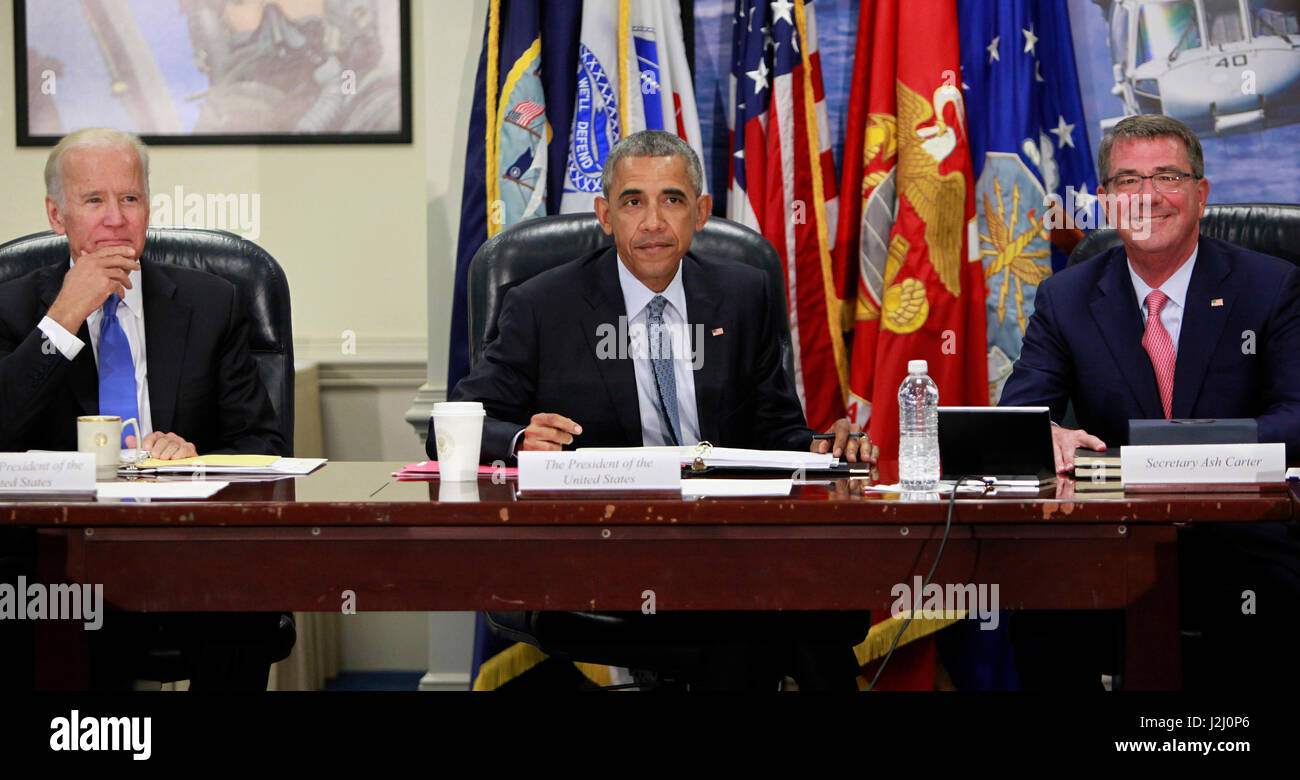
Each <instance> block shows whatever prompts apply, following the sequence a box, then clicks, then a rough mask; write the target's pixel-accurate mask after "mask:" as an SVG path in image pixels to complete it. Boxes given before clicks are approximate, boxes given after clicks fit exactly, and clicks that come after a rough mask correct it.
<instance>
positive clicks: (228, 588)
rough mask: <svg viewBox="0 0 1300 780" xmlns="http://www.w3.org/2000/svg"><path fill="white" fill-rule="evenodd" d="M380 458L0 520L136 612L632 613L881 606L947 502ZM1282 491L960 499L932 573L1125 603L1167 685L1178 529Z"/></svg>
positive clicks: (842, 487)
mask: <svg viewBox="0 0 1300 780" xmlns="http://www.w3.org/2000/svg"><path fill="white" fill-rule="evenodd" d="M400 466H401V464H399V463H347V462H336V463H330V464H327V465H326V466H324V467H323V468H321V469H319V470H317V471H316V472H314V473H313V474H310V475H308V476H305V477H299V478H294V479H287V480H281V481H276V482H249V483H235V484H232V485H230V486H229V487H227V488H225V489H224V490H222V491H221V492H219V493H217V495H216V496H214V497H213V498H212V499H210V500H206V501H181V502H177V501H154V502H151V503H130V502H117V501H110V502H103V501H101V502H79V503H78V502H74V503H63V504H55V503H41V502H33V501H24V502H12V503H7V504H0V523H4V524H12V525H24V526H36V527H38V528H39V538H40V562H39V569H40V573H41V576H42V579H46V580H47V581H50V580H53V581H65V582H78V583H95V584H102V585H103V586H104V599H105V602H106V604H108V605H110V608H117V609H125V610H134V611H149V612H153V611H176V610H185V611H204V610H232V611H238V610H284V611H289V610H302V611H333V610H338V609H341V608H342V607H344V606H345V601H346V600H349V599H351V600H352V603H353V606H354V607H355V609H356V610H358V611H391V610H519V609H561V610H638V609H640V608H641V606H642V604H643V602H644V600H645V597H644V596H643V593H644V592H645V591H647V590H653V591H654V598H655V602H656V608H657V609H658V610H759V609H766V610H772V609H873V610H887V609H888V608H889V606H890V605H891V604H892V603H893V601H894V598H895V597H894V595H893V594H891V590H892V589H893V588H894V586H895V585H896V584H898V583H908V584H911V583H912V582H913V577H914V576H916V575H921V576H924V575H925V574H926V572H928V571H929V569H930V566H931V564H932V563H933V561H934V557H935V555H936V553H937V552H938V550H939V544H940V539H941V538H942V536H943V531H944V520H945V515H946V510H947V501H946V500H945V501H938V500H935V501H910V500H900V499H899V497H898V496H897V495H890V494H878V493H867V494H861V493H859V492H857V491H855V490H854V489H853V486H852V485H850V484H849V483H848V482H846V481H839V482H835V483H826V484H817V485H802V486H796V487H795V488H794V492H793V494H792V495H791V496H789V497H784V498H725V499H695V500H683V499H682V498H680V497H671V496H662V495H660V496H653V495H640V496H617V495H611V494H603V495H600V496H591V495H582V494H575V495H573V496H571V497H556V496H554V495H550V496H547V497H545V498H528V497H518V496H516V495H515V490H514V484H513V481H512V480H507V481H504V482H503V483H502V484H494V483H493V482H491V481H490V480H487V479H481V480H480V481H479V482H478V483H477V486H471V487H468V488H466V487H465V486H457V485H454V484H447V485H440V484H439V483H438V482H436V481H435V482H398V481H397V480H395V479H393V478H392V476H391V474H392V472H393V471H395V470H396V469H397V468H399V467H400ZM475 487H476V489H475ZM466 493H468V495H467V494H466ZM474 493H477V500H474V498H475V497H474V495H473V494H474ZM1295 500H1296V499H1295V498H1294V497H1293V496H1292V494H1291V492H1289V491H1278V492H1267V493H1235V494H1233V493H1226V494H1206V493H1182V494H1164V495H1130V496H1122V495H1114V494H1111V496H1109V497H1100V498H1098V497H1091V496H1089V495H1088V494H1086V493H1082V492H1080V493H1076V492H1075V490H1074V483H1073V481H1071V480H1062V481H1061V482H1060V484H1059V485H1058V486H1056V487H1054V488H1050V489H1048V490H1046V491H1044V493H1043V494H1040V495H1039V496H1038V497H1024V496H1016V497H980V498H970V499H967V498H961V499H959V500H958V501H957V503H956V509H955V512H954V516H953V524H952V529H951V533H950V536H949V539H948V543H947V546H946V548H945V549H944V551H943V556H942V560H941V562H940V564H939V568H938V570H937V571H936V573H935V576H934V580H933V581H934V582H935V583H939V584H942V585H946V584H962V583H974V584H977V585H978V584H981V583H983V584H993V583H996V584H998V586H999V605H1000V607H1001V608H1002V609H1046V608H1050V609H1109V608H1124V609H1125V610H1126V615H1127V617H1126V644H1127V649H1126V669H1125V677H1126V681H1127V682H1126V686H1127V687H1128V688H1130V689H1176V688H1178V687H1179V685H1180V682H1181V660H1180V659H1181V657H1180V650H1179V632H1178V577H1177V555H1176V549H1175V534H1176V528H1177V526H1178V525H1179V524H1182V523H1191V522H1250V521H1256V520H1269V521H1282V520H1288V519H1290V518H1291V517H1292V514H1293V504H1294V501H1295ZM55 625H56V622H55V621H45V626H43V627H42V628H41V629H39V630H40V631H41V632H42V634H43V635H44V634H48V632H49V631H51V630H54V631H56V632H57V633H58V634H59V636H61V637H63V638H64V640H65V641H72V642H77V641H80V642H83V643H84V638H81V639H78V636H79V635H82V634H84V632H83V631H81V626H80V624H78V623H75V622H72V621H57V626H59V628H55ZM56 644H58V645H61V644H62V642H58V643H56ZM50 650H51V648H49V647H48V646H46V647H44V648H40V647H38V652H39V653H41V654H42V656H44V654H46V653H47V652H48V651H50ZM54 652H56V653H61V652H62V650H61V649H60V648H59V647H55V648H54ZM73 655H74V656H75V655H76V653H73ZM43 677H44V676H43V675H40V674H39V672H38V684H41V683H42V678H43ZM68 679H72V680H75V679H76V678H75V677H73V678H68V677H66V676H63V675H59V676H51V677H44V682H45V683H47V684H53V683H51V682H50V681H51V680H54V681H55V682H57V681H60V680H68Z"/></svg>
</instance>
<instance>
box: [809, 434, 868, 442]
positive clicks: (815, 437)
mask: <svg viewBox="0 0 1300 780" xmlns="http://www.w3.org/2000/svg"><path fill="white" fill-rule="evenodd" d="M866 435H867V434H865V433H850V434H849V438H850V439H861V438H862V437H864V436H866ZM818 439H825V440H826V441H834V440H835V434H833V433H814V434H813V441H817V440H818Z"/></svg>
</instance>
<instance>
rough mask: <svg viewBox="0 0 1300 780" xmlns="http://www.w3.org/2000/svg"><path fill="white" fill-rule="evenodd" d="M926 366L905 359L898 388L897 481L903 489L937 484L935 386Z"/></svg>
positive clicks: (932, 487)
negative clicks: (900, 384)
mask: <svg viewBox="0 0 1300 780" xmlns="http://www.w3.org/2000/svg"><path fill="white" fill-rule="evenodd" d="M927 369H928V366H927V365H926V363H925V361H924V360H909V361H908V362H907V378H906V379H904V380H903V384H902V386H901V387H899V388H898V423H899V425H898V431H899V439H898V481H899V482H900V484H901V487H902V489H903V490H906V491H924V490H934V489H936V488H938V487H939V388H938V386H936V385H935V383H934V380H933V379H931V378H930V377H929V376H928V375H927V374H926V370H927Z"/></svg>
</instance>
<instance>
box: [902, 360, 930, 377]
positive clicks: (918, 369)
mask: <svg viewBox="0 0 1300 780" xmlns="http://www.w3.org/2000/svg"><path fill="white" fill-rule="evenodd" d="M929 368H930V367H929V365H928V364H927V363H926V362H925V361H924V360H909V361H907V373H909V374H924V373H926V371H928V370H929Z"/></svg>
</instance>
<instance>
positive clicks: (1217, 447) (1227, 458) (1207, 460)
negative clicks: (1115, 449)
mask: <svg viewBox="0 0 1300 780" xmlns="http://www.w3.org/2000/svg"><path fill="white" fill-rule="evenodd" d="M1285 474H1286V445H1285V444H1280V443H1278V444H1161V445H1150V446H1141V447H1137V446H1132V445H1129V446H1126V447H1124V448H1123V449H1122V450H1120V477H1121V478H1122V479H1123V481H1124V484H1125V485H1126V486H1127V485H1194V484H1205V485H1216V484H1217V485H1231V484H1245V483H1252V482H1283V481H1285V480H1286V476H1285Z"/></svg>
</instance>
